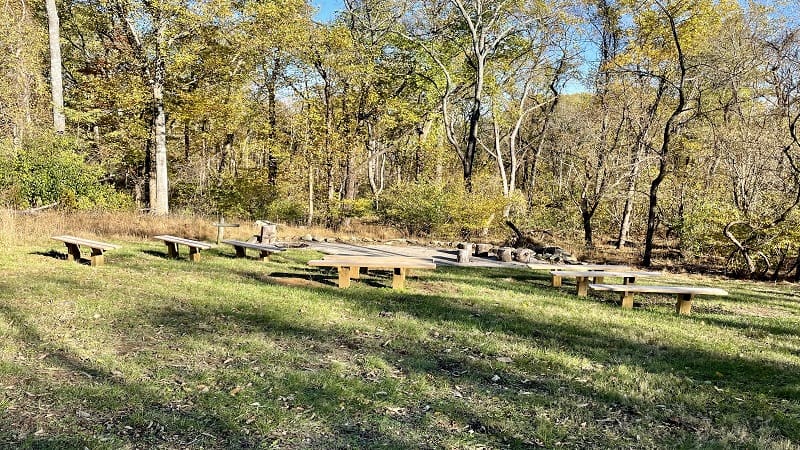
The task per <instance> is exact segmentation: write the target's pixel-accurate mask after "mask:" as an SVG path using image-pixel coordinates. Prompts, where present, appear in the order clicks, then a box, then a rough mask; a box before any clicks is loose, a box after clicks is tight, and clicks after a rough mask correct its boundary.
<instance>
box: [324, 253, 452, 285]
mask: <svg viewBox="0 0 800 450" xmlns="http://www.w3.org/2000/svg"><path fill="white" fill-rule="evenodd" d="M308 265H309V266H314V267H336V269H337V270H338V272H339V287H340V288H347V287H350V280H352V279H357V278H359V274H360V272H361V270H362V269H364V270H391V271H392V273H393V276H392V289H403V288H404V287H405V282H406V277H408V275H409V272H410V271H411V270H412V269H436V264H434V262H433V260H432V259H428V258H414V257H407V256H361V255H353V256H350V255H330V256H326V257H325V258H323V259H316V260H311V261H309V262H308Z"/></svg>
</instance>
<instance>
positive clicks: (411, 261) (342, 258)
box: [308, 255, 436, 269]
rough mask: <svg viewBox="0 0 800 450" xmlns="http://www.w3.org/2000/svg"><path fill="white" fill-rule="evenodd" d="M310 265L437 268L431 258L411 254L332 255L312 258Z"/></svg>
mask: <svg viewBox="0 0 800 450" xmlns="http://www.w3.org/2000/svg"><path fill="white" fill-rule="evenodd" d="M308 265H310V266H318V267H336V266H348V265H349V266H359V267H372V268H406V269H435V268H436V264H435V263H434V262H433V260H432V259H429V258H418V257H410V256H362V255H331V256H326V257H325V258H324V259H317V260H311V261H309V262H308Z"/></svg>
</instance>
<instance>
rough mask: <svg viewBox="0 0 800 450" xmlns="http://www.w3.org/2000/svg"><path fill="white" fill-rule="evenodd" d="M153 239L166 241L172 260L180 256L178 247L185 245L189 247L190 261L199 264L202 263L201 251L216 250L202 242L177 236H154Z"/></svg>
mask: <svg viewBox="0 0 800 450" xmlns="http://www.w3.org/2000/svg"><path fill="white" fill-rule="evenodd" d="M153 239H159V240H162V241H164V244H166V245H167V254H168V255H169V257H170V258H177V257H178V256H180V255H179V253H178V245H185V246H187V247H189V260H191V261H194V262H197V261H200V250H208V249H210V248H214V246H213V245H211V244H209V243H207V242H202V241H195V240H192V239H185V238H180V237H176V236H169V235H161V236H153Z"/></svg>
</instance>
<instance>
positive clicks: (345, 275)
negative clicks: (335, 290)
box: [338, 266, 350, 289]
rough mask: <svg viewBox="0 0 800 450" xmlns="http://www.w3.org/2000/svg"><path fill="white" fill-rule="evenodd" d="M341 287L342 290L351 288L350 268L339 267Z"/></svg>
mask: <svg viewBox="0 0 800 450" xmlns="http://www.w3.org/2000/svg"><path fill="white" fill-rule="evenodd" d="M338 269H339V287H340V288H342V289H345V288H349V287H350V268H349V267H347V266H339V267H338Z"/></svg>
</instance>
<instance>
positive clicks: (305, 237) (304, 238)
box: [300, 234, 314, 242]
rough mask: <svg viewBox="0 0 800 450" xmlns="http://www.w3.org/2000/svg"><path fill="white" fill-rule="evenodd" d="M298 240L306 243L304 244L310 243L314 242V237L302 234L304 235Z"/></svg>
mask: <svg viewBox="0 0 800 450" xmlns="http://www.w3.org/2000/svg"><path fill="white" fill-rule="evenodd" d="M300 240H301V241H306V242H311V241H313V240H314V237H313V236H311V235H310V234H304V235H302V236H300Z"/></svg>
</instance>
